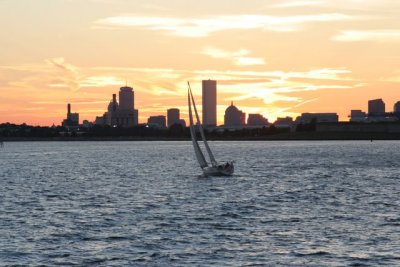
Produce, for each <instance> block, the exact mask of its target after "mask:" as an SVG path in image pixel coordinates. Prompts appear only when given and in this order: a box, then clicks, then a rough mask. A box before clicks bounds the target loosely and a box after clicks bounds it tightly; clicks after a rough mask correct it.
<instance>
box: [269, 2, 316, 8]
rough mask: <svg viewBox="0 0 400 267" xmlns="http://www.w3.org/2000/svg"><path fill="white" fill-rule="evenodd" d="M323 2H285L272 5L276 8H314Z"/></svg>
mask: <svg viewBox="0 0 400 267" xmlns="http://www.w3.org/2000/svg"><path fill="white" fill-rule="evenodd" d="M323 3H324V2H322V1H287V2H283V3H279V4H275V5H273V7H276V8H292V7H307V6H315V5H321V4H323Z"/></svg>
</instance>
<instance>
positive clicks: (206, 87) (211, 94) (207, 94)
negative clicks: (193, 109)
mask: <svg viewBox="0 0 400 267" xmlns="http://www.w3.org/2000/svg"><path fill="white" fill-rule="evenodd" d="M202 100H203V102H202V105H203V125H204V126H205V127H207V126H216V125H217V81H214V80H204V81H202Z"/></svg>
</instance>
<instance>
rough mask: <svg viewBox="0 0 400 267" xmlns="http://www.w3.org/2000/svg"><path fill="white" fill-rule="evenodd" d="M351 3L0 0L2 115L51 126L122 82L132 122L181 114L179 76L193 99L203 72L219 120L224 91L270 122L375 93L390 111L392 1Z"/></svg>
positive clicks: (362, 102)
mask: <svg viewBox="0 0 400 267" xmlns="http://www.w3.org/2000/svg"><path fill="white" fill-rule="evenodd" d="M188 3H189V4H188ZM193 3H194V2H193ZM359 4H360V2H359V1H357V0H348V1H344V0H338V1H337V2H335V4H333V3H332V2H331V1H327V0H315V1H314V0H310V1H301V0H293V1H291V0H285V1H280V0H271V1H270V2H269V3H268V4H265V5H261V6H260V5H255V4H252V3H249V2H238V3H235V4H232V3H231V2H227V0H222V1H219V2H217V3H215V1H214V2H212V5H211V2H209V1H208V0H206V1H205V2H204V1H203V2H202V3H197V2H196V5H198V9H197V10H192V9H189V8H188V6H190V1H189V2H185V4H183V2H182V3H174V4H167V3H165V2H164V1H161V0H154V1H153V2H152V3H151V4H149V3H147V2H145V1H97V0H91V1H82V2H80V4H78V2H77V1H74V0H60V1H58V2H57V3H55V2H52V1H50V0H40V1H35V3H33V2H29V4H28V5H29V10H30V11H29V12H28V11H27V10H23V9H20V8H19V5H20V3H18V1H11V0H4V1H1V2H0V7H1V8H0V18H1V19H0V20H1V21H2V22H3V25H4V26H3V27H2V28H1V29H0V33H1V34H2V36H3V46H2V52H1V53H2V57H1V61H0V99H1V102H0V123H2V122H13V123H23V122H25V123H28V124H33V125H52V124H53V123H54V124H56V125H57V124H60V123H61V121H62V119H64V118H65V113H66V105H67V103H71V104H72V106H73V110H74V112H78V113H80V119H81V121H82V120H83V119H86V120H89V121H93V120H94V119H95V117H96V116H100V115H102V114H103V113H104V112H105V111H106V109H107V105H108V103H109V101H110V99H111V97H112V94H113V93H118V90H119V87H121V86H124V85H125V84H126V83H128V85H129V86H131V87H133V88H134V91H135V108H137V109H139V118H140V122H146V121H147V118H148V117H149V116H151V115H166V110H167V109H169V108H180V109H181V114H182V116H183V118H184V119H186V116H187V103H186V101H187V99H186V89H187V87H186V82H187V81H191V83H192V86H193V88H194V94H195V97H196V99H198V101H197V102H198V103H197V104H198V105H199V106H200V107H201V101H200V100H201V80H206V79H213V80H217V81H218V86H217V88H218V89H217V90H218V123H219V124H223V115H224V114H223V113H224V111H225V109H226V107H228V106H229V105H230V102H231V101H234V102H235V105H236V106H237V107H238V108H239V109H241V110H242V111H243V112H245V113H246V114H250V113H260V114H262V115H264V116H265V117H267V118H268V119H269V121H273V120H274V119H275V118H277V117H285V116H292V117H296V116H297V115H299V114H300V113H303V112H337V113H338V114H339V116H340V119H341V120H347V115H348V114H349V113H350V110H351V109H363V110H364V111H365V110H366V107H367V101H368V99H373V98H383V99H384V101H385V102H386V106H387V109H388V111H390V110H391V109H392V108H391V106H393V104H394V103H395V102H396V101H398V100H400V93H399V92H398V86H399V83H400V69H399V67H398V62H399V59H400V52H399V51H398V45H399V42H400V33H399V31H398V28H399V27H400V19H399V18H398V16H397V14H396V12H395V11H394V10H397V9H396V8H399V7H400V4H398V3H395V2H393V1H388V0H381V1H377V0H366V1H363V9H357V8H356V7H357V6H359ZM210 6H213V8H212V9H210V8H209V7H210ZM309 7H312V10H311V9H310V8H309ZM43 10H45V11H46V12H45V13H43V12H42V11H43ZM60 10H63V12H62V14H61V13H60ZM88 10H90V12H87V11H88ZM16 16H17V17H20V18H21V20H15V17H16ZM72 18H74V19H72ZM50 21H51V23H49V22H50Z"/></svg>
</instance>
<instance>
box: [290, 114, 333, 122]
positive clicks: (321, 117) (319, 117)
mask: <svg viewBox="0 0 400 267" xmlns="http://www.w3.org/2000/svg"><path fill="white" fill-rule="evenodd" d="M311 122H315V123H321V122H339V116H338V115H337V113H302V114H301V116H299V117H297V118H296V123H297V124H299V123H311Z"/></svg>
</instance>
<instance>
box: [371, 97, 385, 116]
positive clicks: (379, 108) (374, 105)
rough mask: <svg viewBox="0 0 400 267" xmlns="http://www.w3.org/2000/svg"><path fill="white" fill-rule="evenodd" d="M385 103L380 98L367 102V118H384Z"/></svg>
mask: <svg viewBox="0 0 400 267" xmlns="http://www.w3.org/2000/svg"><path fill="white" fill-rule="evenodd" d="M384 115H385V102H383V100H382V99H381V98H379V99H373V100H369V101H368V117H372V116H378V117H379V116H384Z"/></svg>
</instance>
